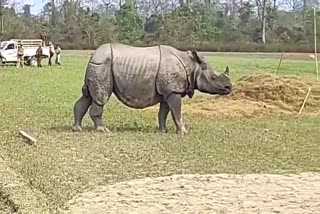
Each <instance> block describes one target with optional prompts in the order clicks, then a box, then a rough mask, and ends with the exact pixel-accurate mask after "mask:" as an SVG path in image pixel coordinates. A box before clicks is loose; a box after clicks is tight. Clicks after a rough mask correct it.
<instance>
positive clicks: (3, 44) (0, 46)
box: [0, 42, 7, 50]
mask: <svg viewBox="0 0 320 214" xmlns="http://www.w3.org/2000/svg"><path fill="white" fill-rule="evenodd" d="M6 44H7V43H6V42H1V45H0V50H2V49H3V48H4V47H6Z"/></svg>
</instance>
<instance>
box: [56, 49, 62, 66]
mask: <svg viewBox="0 0 320 214" xmlns="http://www.w3.org/2000/svg"><path fill="white" fill-rule="evenodd" d="M60 54H61V48H60V46H59V45H56V65H61V63H60V56H61V55H60Z"/></svg>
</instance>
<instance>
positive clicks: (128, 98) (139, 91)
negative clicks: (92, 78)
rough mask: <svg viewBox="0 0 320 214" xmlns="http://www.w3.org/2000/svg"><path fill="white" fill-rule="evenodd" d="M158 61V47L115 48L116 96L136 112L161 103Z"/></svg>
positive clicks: (114, 73)
mask: <svg viewBox="0 0 320 214" xmlns="http://www.w3.org/2000/svg"><path fill="white" fill-rule="evenodd" d="M159 60H160V55H159V49H158V48H157V47H147V48H138V47H131V46H119V47H117V46H115V47H113V77H114V93H115V95H116V96H117V97H118V99H119V100H121V101H122V102H123V103H124V104H126V105H127V106H130V107H133V108H145V107H148V106H151V105H154V104H156V103H157V102H159V97H158V96H157V91H156V86H155V82H156V76H157V72H158V66H159Z"/></svg>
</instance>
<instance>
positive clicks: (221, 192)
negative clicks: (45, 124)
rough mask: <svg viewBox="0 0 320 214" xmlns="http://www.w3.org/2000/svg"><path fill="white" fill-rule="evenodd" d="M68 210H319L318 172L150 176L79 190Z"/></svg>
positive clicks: (235, 211) (71, 211)
mask: <svg viewBox="0 0 320 214" xmlns="http://www.w3.org/2000/svg"><path fill="white" fill-rule="evenodd" d="M69 205H70V209H69V210H68V211H65V212H64V213H79V214H81V213H83V214H84V213H91V214H94V213H141V211H142V210H143V213H146V214H147V213H159V214H162V213H210V214H211V213H292V214H294V213H299V214H300V213H305V214H308V213H319V212H320V175H319V174H312V173H303V174H299V175H271V174H260V175H257V174H247V175H233V174H217V175H175V176H171V177H159V178H146V179H139V180H131V181H128V182H121V183H116V184H111V185H108V186H101V187H98V188H97V189H95V190H93V191H89V192H85V193H83V194H80V195H79V196H77V197H76V198H74V199H73V200H72V201H70V203H69Z"/></svg>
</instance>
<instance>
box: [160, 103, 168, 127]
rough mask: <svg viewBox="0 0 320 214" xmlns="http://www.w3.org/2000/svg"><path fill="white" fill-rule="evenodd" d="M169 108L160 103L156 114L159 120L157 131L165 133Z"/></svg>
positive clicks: (165, 104)
mask: <svg viewBox="0 0 320 214" xmlns="http://www.w3.org/2000/svg"><path fill="white" fill-rule="evenodd" d="M169 110H170V109H169V106H168V104H167V103H166V102H160V109H159V113H158V120H159V131H160V132H165V131H166V121H167V116H168V113H169Z"/></svg>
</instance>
